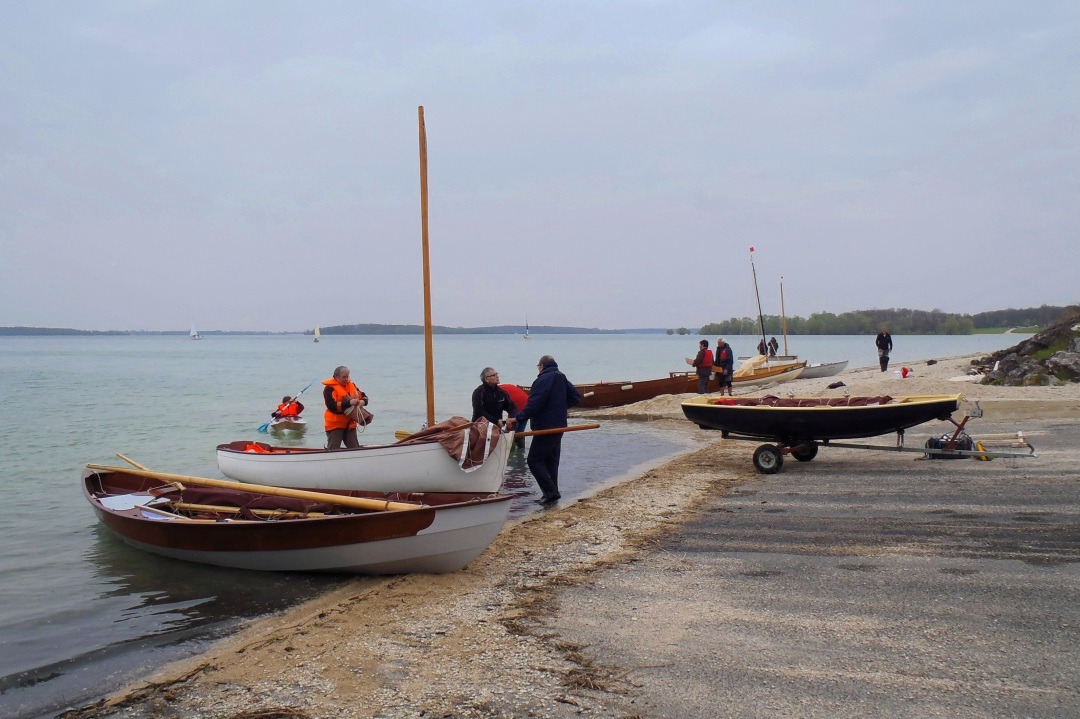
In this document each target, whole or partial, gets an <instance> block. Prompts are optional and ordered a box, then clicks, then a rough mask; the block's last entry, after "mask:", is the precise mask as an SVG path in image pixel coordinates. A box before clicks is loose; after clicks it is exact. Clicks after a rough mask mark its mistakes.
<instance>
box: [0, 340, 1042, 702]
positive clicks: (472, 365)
mask: <svg viewBox="0 0 1080 719" xmlns="http://www.w3.org/2000/svg"><path fill="white" fill-rule="evenodd" d="M698 339H700V338H698V337H696V336H681V337H680V336H668V335H534V336H533V337H532V338H531V339H529V340H524V339H522V338H521V337H520V336H517V335H453V336H436V337H435V341H434V344H435V386H436V388H437V392H436V400H435V406H436V419H438V420H441V419H446V418H447V417H449V416H451V415H461V416H465V417H468V416H470V415H471V405H470V399H469V398H470V396H471V392H472V390H473V388H474V387H476V385H478V384H479V375H480V371H481V369H482V368H483V367H484V366H486V365H490V366H493V367H495V368H496V369H498V370H499V371H500V373H501V379H502V381H503V382H513V383H518V384H525V385H528V384H529V383H531V381H532V379H533V378H534V377H535V374H536V370H535V366H536V361H537V359H538V358H539V357H540V355H542V354H552V355H554V356H555V357H556V359H557V360H558V361H559V364H560V366H561V368H562V369H563V371H564V372H566V374H567V375H568V376H569V378H570V379H571V381H574V382H595V381H600V380H642V379H651V378H655V377H661V376H666V375H667V372H669V371H671V370H680V369H686V365H685V363H684V361H683V357H686V356H693V354H694V353H695V352H696V349H697V342H698ZM709 339H710V343H712V342H714V341H715V339H716V338H715V337H710V338H709ZM727 339H728V342H729V343H730V344H731V345H732V347H733V349H734V350H735V354H736V355H741V354H749V353H750V352H751V350H752V348H753V347H754V345H755V344H756V341H757V340H756V338H751V337H728V338H727ZM1020 339H1021V336H1017V335H969V336H959V337H941V336H920V337H906V336H900V337H896V338H894V341H895V343H896V347H895V349H894V354H893V363H894V364H897V365H899V364H900V363H903V362H906V361H913V360H916V359H929V358H935V357H946V356H952V355H959V354H968V353H974V352H980V353H989V352H992V351H994V350H997V349H1001V348H1003V347H1008V346H1011V345H1013V344H1015V343H1016V342H1018V341H1019V340H1020ZM789 348H790V350H791V352H793V353H797V354H799V355H800V357H803V358H806V359H809V360H810V361H813V362H829V361H835V360H843V359H848V360H850V361H851V363H850V365H849V368H855V367H864V366H876V364H877V356H876V351H875V350H874V347H873V337H792V338H789ZM339 364H346V365H348V366H349V367H350V368H351V369H352V376H353V378H354V380H355V381H356V382H357V384H358V385H359V386H360V387H361V388H362V389H363V390H364V391H365V392H367V393H368V394H369V395H370V396H371V410H372V411H373V412H374V413H375V416H376V419H375V422H374V424H372V425H371V426H370V427H369V428H368V430H367V431H366V432H365V433H364V435H362V437H361V441H363V442H365V443H373V444H374V443H385V442H392V441H393V440H394V431H395V430H397V429H408V430H416V429H419V427H420V425H421V423H422V422H423V420H424V414H425V409H424V407H425V406H426V405H425V390H424V384H423V378H424V349H423V339H422V338H421V337H419V336H394V337H384V336H347V337H346V336H327V335H323V337H322V342H320V343H318V344H316V343H314V342H312V339H311V338H310V337H304V336H301V335H289V336H214V337H208V338H206V339H204V340H202V341H192V340H189V339H188V338H186V337H161V336H145V337H142V336H140V337H0V390H2V392H3V397H4V398H5V400H6V405H5V408H4V413H3V420H2V425H0V456H2V457H3V458H4V466H5V469H6V470H7V473H8V474H7V476H6V477H5V482H4V490H5V491H4V495H5V497H6V499H7V502H6V503H5V507H6V511H4V512H3V513H0V535H2V536H3V538H4V545H3V546H4V551H3V553H2V556H0V647H3V652H0V716H4V717H8V718H10V719H26V718H29V717H43V716H53V715H54V714H55V713H56V712H57V711H58V710H60V709H63V708H64V707H66V706H69V705H72V704H78V703H82V702H85V701H87V700H89V699H92V698H94V697H97V696H100V695H101V694H103V693H105V692H106V691H109V690H111V689H114V688H116V687H117V686H118V685H119V684H120V683H122V682H123V681H125V680H126V679H128V678H130V677H132V676H137V675H140V674H142V673H144V672H145V671H147V670H148V669H149V668H151V667H153V666H155V665H157V664H160V663H162V662H164V661H167V660H170V659H174V658H177V657H178V656H182V655H183V654H185V653H191V652H195V651H198V650H199V649H200V648H201V647H202V646H205V642H206V641H207V640H208V639H212V638H215V637H218V636H221V635H222V634H223V633H226V632H228V631H231V630H233V629H234V628H235V627H236V626H237V624H238V623H239V622H242V621H244V620H247V619H250V618H253V617H257V616H260V615H263V614H266V613H268V612H273V611H278V610H281V609H283V608H286V607H288V606H291V605H294V604H296V603H298V602H301V601H303V600H306V599H309V598H311V597H313V596H315V595H317V594H318V593H320V592H322V591H325V590H327V589H328V588H331V587H336V586H340V585H341V583H342V582H345V581H359V582H365V581H367V582H372V581H378V580H372V579H359V580H348V579H342V578H334V577H321V576H297V575H287V576H286V575H267V574H262V573H254V572H237V571H234V570H224V569H216V568H211V567H203V566H199V565H192V564H187V563H184V562H179V561H173V560H167V559H163V558H159V557H156V556H154V555H150V554H147V553H144V552H140V551H138V550H135V549H132V548H130V547H128V546H127V545H124V544H123V543H121V542H120V541H118V540H117V539H115V538H114V537H113V536H112V535H111V534H110V533H109V532H108V531H106V530H104V529H103V528H101V527H99V526H98V524H97V522H96V520H95V517H94V514H93V512H92V510H91V509H90V507H89V506H88V505H87V504H86V502H85V500H84V499H83V498H82V496H81V494H80V490H79V476H80V473H81V471H82V469H83V465H85V464H86V463H87V462H97V463H102V464H114V463H120V462H119V460H117V459H116V458H115V453H117V452H121V453H123V454H125V455H127V456H129V457H131V458H132V459H134V460H135V461H137V462H140V463H142V464H144V465H147V466H149V467H151V468H153V469H157V470H160V471H166V472H174V473H178V474H191V475H200V476H209V477H220V476H221V475H220V473H219V472H218V471H217V465H216V462H215V458H214V448H215V446H216V445H217V444H220V443H222V442H226V441H231V440H236V439H255V438H259V439H264V440H269V441H272V442H275V443H278V444H282V443H284V442H282V441H281V440H279V439H277V438H272V437H269V436H268V435H261V434H258V433H257V432H256V428H257V427H258V426H259V425H261V424H263V423H264V422H266V421H267V420H268V419H269V412H270V411H271V410H273V409H274V408H275V407H276V406H277V403H278V401H279V400H280V398H281V397H282V396H283V395H286V394H289V395H293V394H295V393H296V392H298V391H299V390H301V389H302V388H303V387H304V386H305V385H307V384H308V383H309V382H310V381H311V380H322V379H324V378H326V377H329V376H330V374H331V373H332V371H333V368H334V367H335V366H337V365H339ZM320 390H321V386H320V385H319V384H318V383H316V384H315V385H314V386H313V387H312V388H311V390H309V391H308V392H307V393H306V394H304V395H303V396H302V397H301V400H302V401H304V402H305V404H307V405H308V406H309V410H308V411H307V412H305V415H306V416H307V418H308V420H309V422H310V423H311V425H312V427H311V429H309V431H308V433H307V436H306V437H305V438H303V439H302V440H298V441H296V443H297V444H303V445H307V446H321V445H322V443H323V441H324V435H323V433H322V431H321V408H320V401H321V392H320ZM687 442H688V440H687V439H686V438H685V437H684V436H683V435H682V434H681V433H679V432H673V431H670V430H668V431H665V432H657V431H655V429H654V428H650V427H647V426H646V425H642V424H636V423H630V422H604V423H603V427H602V428H601V429H600V430H597V431H589V432H577V433H574V434H572V435H567V438H566V440H565V441H564V444H563V447H564V451H563V463H562V472H561V476H560V484H561V485H562V493H563V495H564V497H567V498H572V497H574V496H576V495H580V494H581V493H583V492H585V491H587V490H588V489H589V488H590V487H594V486H596V485H598V484H603V483H606V482H608V481H610V480H612V479H614V478H616V477H619V476H622V475H624V474H626V473H627V472H630V471H632V470H634V468H636V467H638V466H640V465H641V464H643V463H645V462H650V461H655V460H656V459H657V458H660V457H664V456H667V455H669V454H672V453H674V452H676V451H677V450H679V449H681V448H683V447H685V446H686V445H687ZM505 488H506V490H507V491H510V492H513V493H514V494H515V495H517V497H516V498H515V500H514V504H513V507H512V510H511V511H512V513H513V514H514V515H518V516H520V515H521V514H524V513H526V512H530V511H534V508H535V506H536V505H535V504H533V503H532V500H533V499H536V498H537V497H538V496H539V494H538V492H537V490H536V488H535V485H534V483H533V481H532V478H531V476H530V475H529V473H528V471H527V469H526V468H525V464H524V458H523V457H522V456H521V455H520V453H515V454H514V455H512V456H511V461H510V464H509V467H508V470H507V477H506V484H505Z"/></svg>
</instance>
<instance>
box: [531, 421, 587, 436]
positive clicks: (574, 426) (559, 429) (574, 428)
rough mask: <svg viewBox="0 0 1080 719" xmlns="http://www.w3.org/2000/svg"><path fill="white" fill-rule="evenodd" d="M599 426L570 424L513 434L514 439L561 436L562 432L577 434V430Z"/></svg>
mask: <svg viewBox="0 0 1080 719" xmlns="http://www.w3.org/2000/svg"><path fill="white" fill-rule="evenodd" d="M599 427H600V424H599V423H597V422H593V423H592V424H572V425H570V426H569V427H552V428H551V429H533V430H529V431H528V432H515V433H514V439H517V438H518V437H539V436H541V435H544V434H562V433H563V432H577V431H578V430H579V429H598V428H599Z"/></svg>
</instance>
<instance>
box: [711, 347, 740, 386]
mask: <svg viewBox="0 0 1080 719" xmlns="http://www.w3.org/2000/svg"><path fill="white" fill-rule="evenodd" d="M734 368H735V356H734V355H733V354H732V352H731V345H729V344H728V343H727V342H725V341H724V338H723V337H720V338H719V339H717V340H716V359H715V360H714V361H713V369H714V370H716V383H717V384H718V385H719V386H720V394H721V396H722V395H723V394H724V390H725V389H726V390H727V393H728V396H729V397H731V396H732V394H731V378H732V374H733V372H734Z"/></svg>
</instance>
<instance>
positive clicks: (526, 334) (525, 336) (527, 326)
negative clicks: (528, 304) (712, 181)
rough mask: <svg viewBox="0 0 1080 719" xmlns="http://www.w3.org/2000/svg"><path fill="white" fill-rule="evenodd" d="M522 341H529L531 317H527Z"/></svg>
mask: <svg viewBox="0 0 1080 719" xmlns="http://www.w3.org/2000/svg"><path fill="white" fill-rule="evenodd" d="M521 337H522V339H529V316H528V315H525V334H523V335H521Z"/></svg>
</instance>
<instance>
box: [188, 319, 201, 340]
mask: <svg viewBox="0 0 1080 719" xmlns="http://www.w3.org/2000/svg"><path fill="white" fill-rule="evenodd" d="M188 336H189V337H190V338H191V339H193V340H201V339H202V335H201V334H199V331H198V330H197V329H195V323H194V322H192V323H191V334H189V335H188Z"/></svg>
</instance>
